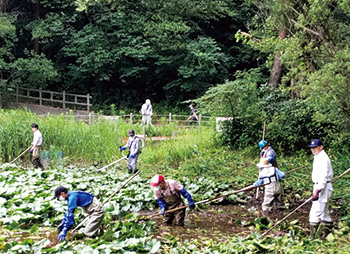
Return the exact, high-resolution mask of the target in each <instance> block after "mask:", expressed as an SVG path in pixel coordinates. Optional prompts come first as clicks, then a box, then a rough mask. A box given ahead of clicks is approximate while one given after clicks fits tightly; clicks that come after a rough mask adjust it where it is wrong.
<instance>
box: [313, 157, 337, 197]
mask: <svg viewBox="0 0 350 254" xmlns="http://www.w3.org/2000/svg"><path fill="white" fill-rule="evenodd" d="M332 179H333V170H332V165H331V161H330V159H329V157H328V155H327V154H326V152H325V151H324V150H322V151H321V152H319V153H318V154H317V155H315V156H314V162H313V164H312V181H313V182H314V190H323V189H325V188H326V186H327V188H328V189H329V190H333V188H332V184H331V181H332ZM327 182H328V185H327Z"/></svg>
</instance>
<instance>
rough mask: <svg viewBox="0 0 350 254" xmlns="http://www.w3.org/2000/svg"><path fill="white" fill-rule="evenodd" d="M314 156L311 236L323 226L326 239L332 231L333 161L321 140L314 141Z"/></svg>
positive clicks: (312, 146) (312, 150) (310, 220)
mask: <svg viewBox="0 0 350 254" xmlns="http://www.w3.org/2000/svg"><path fill="white" fill-rule="evenodd" d="M309 147H310V148H311V152H312V154H313V155H314V161H313V164H312V182H313V183H314V186H313V192H312V193H313V194H312V201H313V202H312V206H311V209H310V217H309V222H310V236H311V237H314V236H315V234H316V231H317V229H318V227H319V225H320V224H321V226H322V229H323V230H322V232H321V237H322V238H325V237H326V236H327V235H328V234H329V233H330V232H331V231H332V226H333V224H332V219H331V217H330V215H329V212H328V206H329V200H330V198H331V195H332V191H333V186H332V179H333V170H332V165H331V161H330V159H329V157H328V155H327V154H326V152H325V151H324V150H323V143H322V141H321V140H319V139H314V140H312V142H311V144H310V146H309Z"/></svg>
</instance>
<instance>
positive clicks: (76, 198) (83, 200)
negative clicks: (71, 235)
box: [52, 186, 105, 241]
mask: <svg viewBox="0 0 350 254" xmlns="http://www.w3.org/2000/svg"><path fill="white" fill-rule="evenodd" d="M52 199H57V200H59V201H62V202H65V201H67V202H68V209H67V210H66V212H65V214H64V216H63V219H62V223H61V224H60V225H59V226H58V227H57V231H58V232H59V234H58V236H57V239H58V240H59V241H63V240H65V239H66V236H67V232H68V230H69V229H71V228H72V226H73V225H74V211H75V209H77V208H78V206H80V207H81V208H82V209H83V212H84V213H85V214H88V216H89V219H88V220H87V222H86V227H85V229H84V234H85V235H86V236H88V237H92V236H94V235H95V234H96V233H97V231H98V229H99V227H100V226H101V224H102V220H103V218H104V215H105V210H104V208H103V206H102V204H101V203H100V201H99V200H98V199H97V198H96V197H94V195H92V194H91V193H88V192H85V191H68V189H67V188H66V187H63V186H58V187H57V188H56V189H55V196H54V197H53V198H52Z"/></svg>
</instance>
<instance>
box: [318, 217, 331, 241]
mask: <svg viewBox="0 0 350 254" xmlns="http://www.w3.org/2000/svg"><path fill="white" fill-rule="evenodd" d="M321 226H322V231H321V233H320V235H321V239H322V240H325V239H326V237H327V235H329V234H330V233H332V229H333V223H332V222H328V221H322V222H321Z"/></svg>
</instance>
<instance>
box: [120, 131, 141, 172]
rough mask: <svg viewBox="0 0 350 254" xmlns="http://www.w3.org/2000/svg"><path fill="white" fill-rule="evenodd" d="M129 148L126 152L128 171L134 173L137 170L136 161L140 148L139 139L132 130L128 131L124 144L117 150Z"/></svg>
mask: <svg viewBox="0 0 350 254" xmlns="http://www.w3.org/2000/svg"><path fill="white" fill-rule="evenodd" d="M128 148H129V154H128V156H127V157H128V168H129V169H128V173H129V174H131V173H132V172H134V174H135V173H136V172H137V171H138V169H137V166H136V163H137V158H138V157H139V154H140V153H141V149H140V139H139V138H138V137H137V136H136V135H135V131H134V130H130V131H129V139H128V142H127V143H126V145H125V146H121V147H120V148H119V151H123V150H126V149H128Z"/></svg>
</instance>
